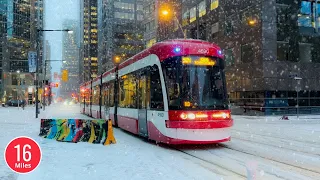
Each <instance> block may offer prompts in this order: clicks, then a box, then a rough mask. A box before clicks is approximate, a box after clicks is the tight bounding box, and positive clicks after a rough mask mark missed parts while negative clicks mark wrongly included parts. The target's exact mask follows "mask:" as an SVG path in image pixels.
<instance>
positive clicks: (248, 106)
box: [229, 97, 320, 115]
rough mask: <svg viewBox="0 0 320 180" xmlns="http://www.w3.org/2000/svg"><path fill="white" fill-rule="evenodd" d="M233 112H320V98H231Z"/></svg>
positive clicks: (259, 113) (261, 113)
mask: <svg viewBox="0 0 320 180" xmlns="http://www.w3.org/2000/svg"><path fill="white" fill-rule="evenodd" d="M229 100H230V107H231V111H232V113H233V114H239V115H297V114H320V98H318V97H308V98H306V97H299V99H298V102H299V106H298V105H297V104H298V103H297V99H296V98H291V97H290V98H240V99H229Z"/></svg>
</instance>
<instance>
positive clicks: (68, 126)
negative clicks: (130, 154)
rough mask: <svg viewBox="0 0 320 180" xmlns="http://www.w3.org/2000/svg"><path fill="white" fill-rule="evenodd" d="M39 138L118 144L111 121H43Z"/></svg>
mask: <svg viewBox="0 0 320 180" xmlns="http://www.w3.org/2000/svg"><path fill="white" fill-rule="evenodd" d="M39 136H41V137H44V138H47V139H55V140H57V141H63V142H74V143H77V142H89V143H94V144H103V145H108V144H110V143H113V144H115V143H116V139H115V138H114V135H113V129H112V122H111V120H108V121H106V120H82V119H41V126H40V134H39Z"/></svg>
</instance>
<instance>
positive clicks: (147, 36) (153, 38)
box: [143, 0, 183, 48]
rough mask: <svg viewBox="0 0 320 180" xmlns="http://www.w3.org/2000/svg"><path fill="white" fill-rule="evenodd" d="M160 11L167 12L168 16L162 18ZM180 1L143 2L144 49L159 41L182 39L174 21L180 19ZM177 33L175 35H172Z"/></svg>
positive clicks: (148, 0) (150, 0)
mask: <svg viewBox="0 0 320 180" xmlns="http://www.w3.org/2000/svg"><path fill="white" fill-rule="evenodd" d="M162 11H168V16H167V17H166V16H163V14H162ZM180 11H181V1H180V0H145V1H144V6H143V12H144V21H143V26H144V44H145V48H149V47H151V46H152V45H153V44H155V43H156V42H159V41H163V40H167V39H174V38H179V37H180V38H183V32H179V31H177V30H178V28H179V26H178V23H179V22H177V21H176V20H177V19H179V18H180ZM173 31H177V32H176V34H175V33H172V32H173Z"/></svg>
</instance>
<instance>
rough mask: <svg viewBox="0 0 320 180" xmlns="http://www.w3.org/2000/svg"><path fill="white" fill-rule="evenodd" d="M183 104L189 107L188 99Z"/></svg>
mask: <svg viewBox="0 0 320 180" xmlns="http://www.w3.org/2000/svg"><path fill="white" fill-rule="evenodd" d="M183 104H184V107H190V106H191V102H190V101H185V102H184V103H183Z"/></svg>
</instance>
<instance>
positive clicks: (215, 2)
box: [210, 0, 219, 10]
mask: <svg viewBox="0 0 320 180" xmlns="http://www.w3.org/2000/svg"><path fill="white" fill-rule="evenodd" d="M218 7H219V0H211V4H210V10H214V9H217V8H218Z"/></svg>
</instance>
